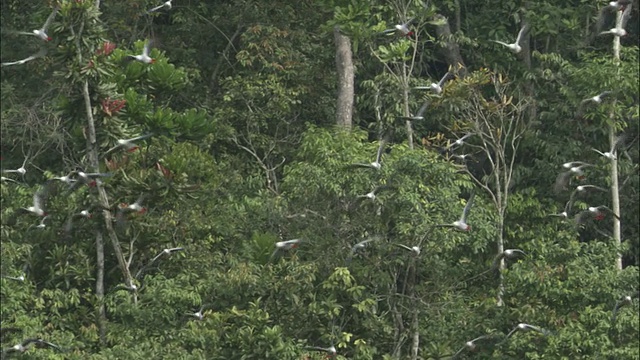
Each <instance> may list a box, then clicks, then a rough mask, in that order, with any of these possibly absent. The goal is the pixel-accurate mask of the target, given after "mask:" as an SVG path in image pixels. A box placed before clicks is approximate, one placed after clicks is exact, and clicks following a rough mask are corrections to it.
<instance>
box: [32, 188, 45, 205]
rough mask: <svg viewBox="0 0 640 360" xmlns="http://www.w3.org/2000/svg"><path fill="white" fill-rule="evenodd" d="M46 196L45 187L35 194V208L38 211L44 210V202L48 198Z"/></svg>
mask: <svg viewBox="0 0 640 360" xmlns="http://www.w3.org/2000/svg"><path fill="white" fill-rule="evenodd" d="M46 195H47V191H46V188H45V187H44V186H43V187H41V188H40V189H38V191H36V193H35V194H33V206H34V207H35V208H36V209H43V210H44V200H45V198H46Z"/></svg>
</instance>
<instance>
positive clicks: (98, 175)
mask: <svg viewBox="0 0 640 360" xmlns="http://www.w3.org/2000/svg"><path fill="white" fill-rule="evenodd" d="M85 175H86V176H87V177H89V178H98V177H111V176H113V174H112V173H90V174H85Z"/></svg>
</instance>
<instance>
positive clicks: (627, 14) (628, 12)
mask: <svg viewBox="0 0 640 360" xmlns="http://www.w3.org/2000/svg"><path fill="white" fill-rule="evenodd" d="M632 7H633V4H631V3H629V4H628V5H627V7H626V8H625V9H624V12H623V13H622V19H620V28H621V29H624V28H625V27H626V26H627V21H629V17H631V8H632Z"/></svg>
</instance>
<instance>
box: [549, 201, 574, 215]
mask: <svg viewBox="0 0 640 360" xmlns="http://www.w3.org/2000/svg"><path fill="white" fill-rule="evenodd" d="M571 204H572V203H571V200H569V201H567V203H566V204H564V210H563V211H562V212H561V213H557V214H549V215H547V216H553V217H560V218H562V219H563V220H564V219H568V218H569V211H571Z"/></svg>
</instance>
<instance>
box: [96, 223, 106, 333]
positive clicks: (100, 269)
mask: <svg viewBox="0 0 640 360" xmlns="http://www.w3.org/2000/svg"><path fill="white" fill-rule="evenodd" d="M96 267H97V269H96V298H97V299H98V314H97V315H98V333H99V336H100V346H105V345H106V343H107V331H106V322H107V315H106V313H105V308H104V239H103V238H102V232H100V230H98V231H96Z"/></svg>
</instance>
